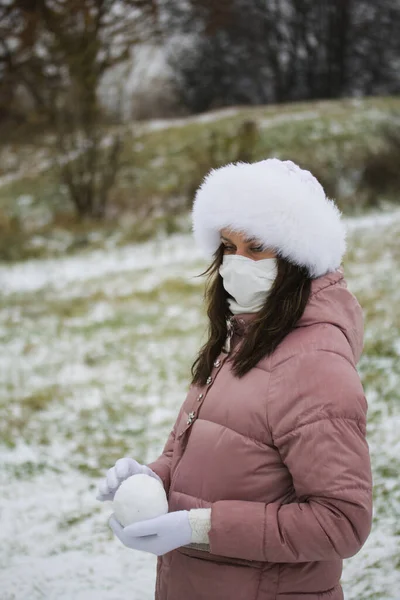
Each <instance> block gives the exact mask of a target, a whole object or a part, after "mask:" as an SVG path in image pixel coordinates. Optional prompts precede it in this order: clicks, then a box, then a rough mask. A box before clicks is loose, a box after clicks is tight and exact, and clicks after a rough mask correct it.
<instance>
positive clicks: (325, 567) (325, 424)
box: [149, 270, 372, 600]
mask: <svg viewBox="0 0 400 600" xmlns="http://www.w3.org/2000/svg"><path fill="white" fill-rule="evenodd" d="M253 317H254V315H237V316H236V317H234V318H233V322H234V327H235V330H236V333H235V335H234V338H233V344H232V349H233V350H234V349H235V347H236V346H237V344H240V341H241V339H242V336H243V335H245V334H246V326H248V323H249V321H251V319H252V318H253ZM362 341H363V321H362V311H361V308H360V306H359V304H358V302H357V300H356V299H355V298H354V296H353V295H352V294H351V293H350V292H349V291H348V289H347V286H346V283H345V280H344V279H343V271H342V270H338V271H336V272H335V273H331V274H328V275H326V276H324V277H320V278H318V279H315V280H314V281H313V283H312V295H311V297H310V300H309V302H308V304H307V307H306V310H305V312H304V315H303V317H302V318H301V320H300V321H299V322H298V325H297V326H296V328H295V329H294V330H293V331H292V332H291V333H290V334H289V335H287V336H286V338H285V339H284V341H283V342H282V343H281V344H280V345H279V347H278V348H277V350H276V351H275V352H274V354H273V355H272V356H270V357H268V358H266V359H263V360H262V361H260V363H259V364H258V365H257V367H255V368H253V369H252V370H251V371H250V372H249V373H247V374H246V375H245V376H244V377H243V378H241V379H238V378H236V377H234V375H233V374H232V371H231V368H230V360H229V359H230V357H231V354H230V355H228V356H227V355H226V354H223V353H221V355H220V356H219V358H218V359H217V360H216V362H215V364H214V368H213V371H212V373H210V378H209V383H208V384H207V385H206V386H204V387H201V388H200V387H198V386H193V385H192V386H191V387H190V389H189V392H188V395H187V398H186V400H185V402H184V404H183V406H182V409H181V411H180V413H179V416H178V419H177V421H176V424H175V426H174V429H173V431H172V433H171V435H170V437H169V439H168V441H167V444H166V446H165V449H164V452H163V454H162V455H161V456H160V457H159V458H158V459H157V460H156V461H155V462H154V463H152V464H150V465H149V466H150V467H151V468H152V469H154V470H155V471H156V472H157V473H158V474H159V475H160V477H161V478H162V479H163V481H164V485H165V488H166V490H167V491H168V496H169V504H170V511H175V510H181V509H191V508H205V507H211V509H212V512H211V523H212V527H211V531H210V534H209V539H210V547H209V548H206V549H204V550H203V549H201V550H200V549H197V548H194V547H191V546H188V547H184V548H180V549H178V550H175V551H173V552H170V553H168V554H166V555H164V556H163V557H160V558H159V559H158V566H157V584H156V600H340V599H342V598H343V592H342V588H341V586H340V576H341V572H342V559H344V558H346V557H350V556H353V555H354V554H356V553H357V552H358V551H359V550H360V548H361V547H362V545H363V544H364V542H365V540H366V539H367V537H368V535H369V532H370V528H371V519H372V478H371V467H370V458H369V450H368V445H367V442H366V439H365V434H366V412H367V402H366V400H365V396H364V393H363V388H362V385H361V383H360V378H359V375H358V373H357V370H356V363H357V361H358V359H359V357H360V354H361V350H362ZM191 413H192V414H191ZM190 414H191V418H189V415H190Z"/></svg>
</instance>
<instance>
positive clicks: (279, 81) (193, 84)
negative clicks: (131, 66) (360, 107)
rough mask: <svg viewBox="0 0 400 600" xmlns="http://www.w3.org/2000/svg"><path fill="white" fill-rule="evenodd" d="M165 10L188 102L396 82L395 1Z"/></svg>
mask: <svg viewBox="0 0 400 600" xmlns="http://www.w3.org/2000/svg"><path fill="white" fill-rule="evenodd" d="M167 12H168V18H169V21H168V26H169V30H170V31H174V32H175V33H176V34H177V38H175V39H178V40H179V42H178V43H177V42H175V43H174V42H172V43H171V44H170V49H169V61H170V63H171V65H172V66H173V70H174V73H175V78H176V83H177V86H178V87H179V90H180V94H181V97H182V99H183V102H184V103H185V104H186V106H187V107H188V108H189V110H191V111H196V112H197V111H203V110H207V109H209V108H211V107H215V106H225V105H232V104H264V103H268V102H287V101H292V100H303V99H304V100H308V99H313V98H338V97H342V96H354V95H373V94H396V93H399V91H400V69H399V64H400V35H399V29H400V2H399V1H398V0H379V2H377V1H376V0H251V1H249V0H219V1H218V2H214V0H186V2H185V3H181V2H179V3H178V2H172V3H170V4H169V9H168V11H167ZM179 36H181V37H182V38H183V40H189V43H186V44H185V43H182V41H181V39H180V38H179Z"/></svg>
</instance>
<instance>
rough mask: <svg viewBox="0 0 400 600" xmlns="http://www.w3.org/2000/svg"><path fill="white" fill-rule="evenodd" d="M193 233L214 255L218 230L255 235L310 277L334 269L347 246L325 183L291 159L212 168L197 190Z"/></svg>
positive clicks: (218, 235)
mask: <svg viewBox="0 0 400 600" xmlns="http://www.w3.org/2000/svg"><path fill="white" fill-rule="evenodd" d="M192 223H193V233H194V237H195V240H196V242H197V244H198V245H199V247H200V249H201V250H202V251H203V252H204V254H205V255H206V256H207V257H208V258H210V259H211V258H212V256H213V254H214V252H215V251H216V250H217V248H218V247H219V245H220V234H219V232H220V230H221V229H223V228H225V227H228V228H231V229H232V230H234V231H240V232H243V233H245V234H246V235H248V236H254V237H256V238H257V239H258V240H260V241H261V242H262V243H264V244H265V245H266V246H267V247H268V248H271V249H273V250H275V251H276V252H278V253H279V254H280V255H281V256H282V257H284V258H286V259H288V260H290V261H292V262H293V263H295V264H298V265H301V266H305V267H307V268H308V270H309V273H310V275H311V277H320V276H321V275H325V274H326V273H329V272H332V271H335V270H336V269H337V268H338V267H339V266H340V264H341V262H342V258H343V255H344V253H345V250H346V231H345V227H344V224H343V222H342V220H341V213H340V211H339V209H338V208H337V206H336V204H335V203H334V202H333V200H330V199H329V198H327V196H326V195H325V192H324V190H323V188H322V186H321V184H320V183H319V182H318V181H317V179H316V178H315V177H314V176H313V175H312V174H311V173H310V172H309V171H305V170H303V169H300V167H299V166H298V165H296V164H294V163H293V162H291V161H289V160H287V161H281V160H279V159H277V158H269V159H267V160H262V161H260V162H256V163H252V164H248V163H232V164H228V165H226V166H224V167H221V168H219V169H213V170H211V171H210V173H209V174H208V175H207V176H206V177H205V179H204V181H203V183H202V184H201V186H200V188H199V189H198V191H197V193H196V197H195V200H194V204H193V211H192Z"/></svg>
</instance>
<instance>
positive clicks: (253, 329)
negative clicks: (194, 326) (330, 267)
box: [191, 244, 311, 385]
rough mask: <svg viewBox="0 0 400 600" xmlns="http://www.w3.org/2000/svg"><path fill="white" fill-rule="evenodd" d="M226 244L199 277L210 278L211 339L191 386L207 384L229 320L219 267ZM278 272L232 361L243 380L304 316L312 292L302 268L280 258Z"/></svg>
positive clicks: (195, 368) (197, 363)
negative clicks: (205, 276)
mask: <svg viewBox="0 0 400 600" xmlns="http://www.w3.org/2000/svg"><path fill="white" fill-rule="evenodd" d="M223 256H224V245H223V244H221V245H220V247H219V248H218V250H217V251H216V252H215V255H214V260H213V262H212V263H211V265H210V266H209V267H208V269H207V270H206V271H205V272H204V273H201V275H200V276H203V275H207V276H208V277H207V284H206V289H205V294H204V297H205V301H206V303H207V315H208V318H209V328H208V340H207V342H206V343H205V344H204V346H203V347H202V348H201V349H200V351H199V354H198V356H197V358H196V360H195V361H194V363H193V365H192V371H191V372H192V378H193V379H192V383H193V384H198V385H205V383H206V379H207V377H208V376H209V374H210V373H211V370H212V367H213V362H214V360H215V359H216V357H217V356H218V355H219V353H220V352H221V350H222V347H223V345H224V342H225V339H226V336H227V325H226V321H227V319H228V318H229V317H230V316H231V312H230V310H229V306H228V302H227V299H228V297H229V294H228V293H227V292H226V290H225V288H224V286H223V283H222V277H221V275H220V274H219V267H220V266H221V264H222V260H223ZM277 260H278V273H277V276H276V279H275V282H274V285H273V287H272V289H271V291H270V292H269V294H268V296H267V299H266V301H265V304H264V306H263V307H262V309H261V310H260V311H259V313H258V314H257V316H256V317H255V318H254V320H253V321H252V322H251V323H250V324H249V329H248V331H247V334H246V336H245V338H244V340H243V343H242V345H241V347H240V349H239V351H238V352H236V353H235V355H234V356H233V358H232V362H233V366H232V370H233V372H234V374H235V375H236V376H237V377H243V375H245V374H246V373H247V372H248V371H250V369H252V368H253V367H254V366H255V365H256V364H257V363H258V362H259V361H260V360H261V359H262V358H264V357H266V356H269V355H270V354H272V352H274V350H275V349H276V348H277V346H278V345H279V344H280V342H281V341H282V340H283V338H284V337H285V336H286V335H287V334H288V333H289V332H290V331H292V329H293V328H294V326H295V325H296V323H297V321H298V320H299V319H300V317H301V316H302V314H303V312H304V309H305V307H306V304H307V302H308V299H309V297H310V291H311V277H310V275H309V273H308V271H307V269H306V268H305V267H299V266H298V265H295V264H293V263H291V262H289V261H288V260H286V259H284V258H282V257H280V256H278V257H277Z"/></svg>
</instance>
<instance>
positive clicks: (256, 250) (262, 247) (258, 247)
mask: <svg viewBox="0 0 400 600" xmlns="http://www.w3.org/2000/svg"><path fill="white" fill-rule="evenodd" d="M250 250H251V251H252V252H263V251H264V250H265V248H264V246H263V245H260V246H254V247H253V248H250Z"/></svg>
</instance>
